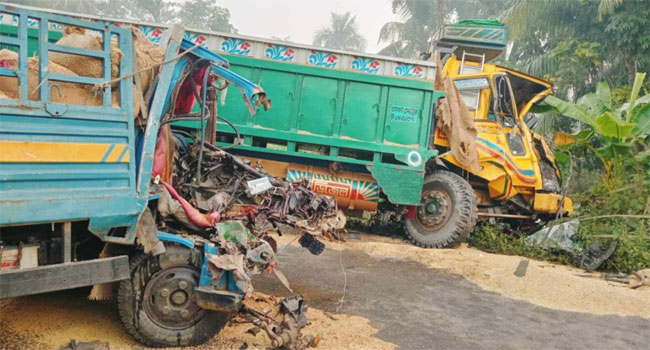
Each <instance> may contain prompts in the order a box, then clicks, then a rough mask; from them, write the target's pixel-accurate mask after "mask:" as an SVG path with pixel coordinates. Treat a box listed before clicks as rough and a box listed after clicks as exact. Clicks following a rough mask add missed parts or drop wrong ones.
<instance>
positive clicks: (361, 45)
mask: <svg viewBox="0 0 650 350" xmlns="http://www.w3.org/2000/svg"><path fill="white" fill-rule="evenodd" d="M356 18H357V17H356V16H352V15H351V14H350V12H346V13H344V14H338V13H332V19H331V23H330V26H329V27H326V28H321V29H319V30H318V31H316V33H315V34H314V45H318V46H323V47H328V48H331V49H341V50H355V51H363V50H365V48H366V39H365V38H364V37H363V36H362V35H361V33H359V27H358V25H357V22H356Z"/></svg>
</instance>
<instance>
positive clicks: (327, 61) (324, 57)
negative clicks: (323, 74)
mask: <svg viewBox="0 0 650 350" xmlns="http://www.w3.org/2000/svg"><path fill="white" fill-rule="evenodd" d="M307 62H309V64H311V65H314V66H318V67H326V68H334V67H336V64H337V63H338V62H339V58H338V57H336V55H334V54H333V53H329V52H324V51H316V50H312V51H311V55H309V59H308V61H307Z"/></svg>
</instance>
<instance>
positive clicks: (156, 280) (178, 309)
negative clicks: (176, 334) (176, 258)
mask: <svg viewBox="0 0 650 350" xmlns="http://www.w3.org/2000/svg"><path fill="white" fill-rule="evenodd" d="M197 280H198V276H197V271H196V269H194V268H192V267H189V266H176V267H171V268H168V269H165V270H162V271H158V272H157V273H156V274H154V275H153V276H152V277H151V280H149V283H147V286H146V287H145V290H144V300H143V308H144V310H145V312H146V313H147V315H148V316H149V318H150V319H151V320H152V321H153V322H154V323H156V324H158V325H159V326H161V327H165V328H169V329H185V328H188V327H191V326H193V325H194V324H196V323H197V322H198V321H200V320H201V319H202V318H203V316H204V313H205V311H204V310H203V309H201V308H200V307H199V306H198V305H197V304H196V302H195V301H194V299H193V294H194V287H195V286H196V281H197Z"/></svg>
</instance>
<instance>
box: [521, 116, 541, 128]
mask: <svg viewBox="0 0 650 350" xmlns="http://www.w3.org/2000/svg"><path fill="white" fill-rule="evenodd" d="M537 122H539V117H538V116H537V115H536V114H533V113H528V114H526V116H525V117H524V123H525V124H526V126H527V127H528V129H532V128H534V127H535V125H537Z"/></svg>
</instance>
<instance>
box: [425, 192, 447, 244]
mask: <svg viewBox="0 0 650 350" xmlns="http://www.w3.org/2000/svg"><path fill="white" fill-rule="evenodd" d="M451 213H452V202H451V197H450V196H449V193H447V191H444V190H442V189H431V190H428V191H427V192H425V193H423V194H422V200H421V202H420V206H419V207H418V210H417V212H416V219H417V222H418V224H419V225H420V226H422V227H423V228H425V230H426V231H427V232H426V233H425V234H427V235H428V234H432V233H434V232H435V231H437V230H439V229H440V228H442V227H443V226H445V224H446V223H447V221H449V218H450V217H451Z"/></svg>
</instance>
